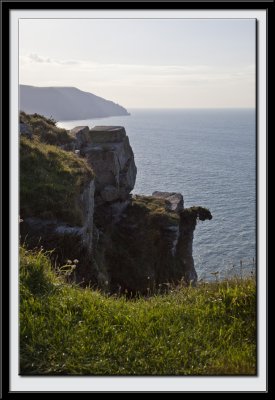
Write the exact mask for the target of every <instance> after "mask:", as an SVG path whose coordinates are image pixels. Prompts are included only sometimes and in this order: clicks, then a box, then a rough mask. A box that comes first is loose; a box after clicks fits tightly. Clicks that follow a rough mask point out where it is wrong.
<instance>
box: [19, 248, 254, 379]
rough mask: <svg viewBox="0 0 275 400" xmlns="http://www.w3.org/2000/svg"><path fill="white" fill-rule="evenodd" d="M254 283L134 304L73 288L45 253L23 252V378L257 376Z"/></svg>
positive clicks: (178, 292) (201, 288)
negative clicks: (39, 376)
mask: <svg viewBox="0 0 275 400" xmlns="http://www.w3.org/2000/svg"><path fill="white" fill-rule="evenodd" d="M255 325H256V295H255V281H254V280H253V279H246V280H237V279H235V280H230V281H228V282H220V283H219V282H217V283H209V284H206V283H202V284H199V285H198V287H196V288H193V287H182V288H180V289H171V290H170V291H169V293H168V294H165V295H155V296H151V297H147V298H139V299H138V298H137V299H132V300H127V299H126V298H124V297H119V296H117V297H115V296H112V297H107V296H106V295H103V294H101V293H99V292H98V291H93V290H91V289H89V288H87V289H81V288H78V287H77V286H74V285H69V284H66V283H65V281H64V279H63V278H62V277H58V276H57V275H56V274H55V273H54V272H53V270H52V268H51V265H50V261H49V259H48V257H47V256H46V255H45V254H43V253H42V252H35V251H27V250H26V249H24V248H21V250H20V372H21V374H23V375H24V374H29V375H32V374H46V375H49V374H50V375H67V374H68V375H70V374H76V375H81V374H88V375H89V374H91V375H232V374H233V375H234V374H237V375H254V374H255V373H256V333H255V331H256V328H255Z"/></svg>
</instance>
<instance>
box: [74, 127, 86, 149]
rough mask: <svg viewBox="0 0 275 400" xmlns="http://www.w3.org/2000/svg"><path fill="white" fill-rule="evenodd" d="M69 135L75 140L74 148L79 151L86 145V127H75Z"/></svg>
mask: <svg viewBox="0 0 275 400" xmlns="http://www.w3.org/2000/svg"><path fill="white" fill-rule="evenodd" d="M70 134H71V135H72V136H73V137H74V138H75V140H76V141H75V148H76V149H77V150H80V149H81V147H82V145H83V144H84V143H86V141H87V137H88V134H89V127H88V126H76V127H75V128H73V129H72V130H71V131H70Z"/></svg>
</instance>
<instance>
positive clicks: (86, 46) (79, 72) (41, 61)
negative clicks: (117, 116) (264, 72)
mask: <svg viewBox="0 0 275 400" xmlns="http://www.w3.org/2000/svg"><path fill="white" fill-rule="evenodd" d="M19 82H20V83H21V84H26V85H33V86H73V87H77V88H79V89H81V90H84V91H87V92H91V93H94V94H96V95H98V96H101V97H104V98H105V99H108V100H112V101H114V102H116V103H119V104H121V105H122V106H124V107H126V108H228V107H230V108H232V107H233V108H242V107H255V20H254V19H69V18H68V19H20V20H19Z"/></svg>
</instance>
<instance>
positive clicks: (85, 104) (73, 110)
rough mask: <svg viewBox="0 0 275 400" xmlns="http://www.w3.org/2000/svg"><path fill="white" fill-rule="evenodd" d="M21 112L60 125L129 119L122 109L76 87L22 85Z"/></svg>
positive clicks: (125, 111)
mask: <svg viewBox="0 0 275 400" xmlns="http://www.w3.org/2000/svg"><path fill="white" fill-rule="evenodd" d="M20 110H21V111H25V112H26V113H29V114H34V113H38V114H42V115H44V116H46V117H53V118H54V119H55V120H57V121H65V120H73V119H89V118H100V117H110V116H116V115H129V113H128V112H127V110H126V109H125V108H123V107H121V106H120V105H118V104H116V103H114V102H112V101H109V100H105V99H103V98H102V97H98V96H95V95H94V94H92V93H88V92H83V91H82V90H79V89H77V88H74V87H36V86H28V85H20Z"/></svg>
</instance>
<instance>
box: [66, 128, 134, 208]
mask: <svg viewBox="0 0 275 400" xmlns="http://www.w3.org/2000/svg"><path fill="white" fill-rule="evenodd" d="M71 133H73V134H74V135H75V137H76V146H77V147H78V149H79V150H80V154H81V155H82V156H84V157H86V158H87V161H88V163H89V164H90V165H91V167H92V168H93V170H94V172H95V175H96V181H95V196H96V204H102V203H105V202H108V203H111V202H114V201H119V200H126V199H127V198H128V196H129V193H130V192H131V190H132V189H133V188H134V185H135V181H136V174H137V168H136V165H135V160H134V153H133V150H132V148H131V146H130V143H129V139H128V136H127V135H126V132H125V129H124V128H123V127H120V126H96V127H94V128H92V129H90V130H88V128H87V127H76V128H74V129H73V130H72V131H71Z"/></svg>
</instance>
